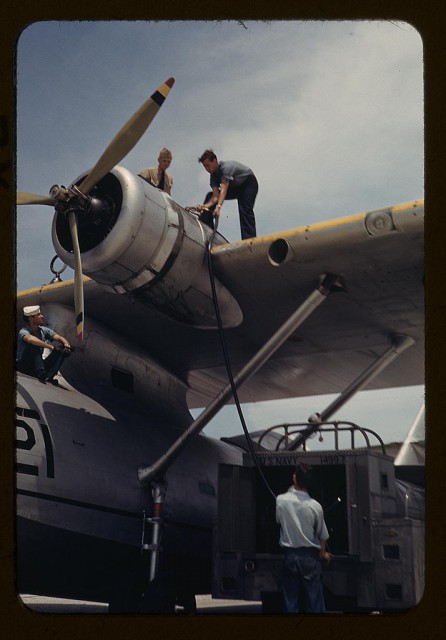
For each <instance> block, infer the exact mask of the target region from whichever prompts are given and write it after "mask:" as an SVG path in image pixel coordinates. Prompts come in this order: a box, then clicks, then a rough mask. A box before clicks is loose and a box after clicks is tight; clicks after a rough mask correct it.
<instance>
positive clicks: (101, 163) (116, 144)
mask: <svg viewBox="0 0 446 640" xmlns="http://www.w3.org/2000/svg"><path fill="white" fill-rule="evenodd" d="M174 82H175V78H169V79H168V80H166V82H165V83H164V84H163V85H161V87H159V89H157V91H155V93H153V94H152V95H151V96H150V98H149V99H148V100H146V102H145V103H144V104H143V105H142V106H141V107H140V108H139V109H138V111H137V112H136V113H135V114H134V115H133V116H132V117H131V118H130V120H128V122H126V124H125V125H124V126H123V127H122V128H121V130H120V131H119V132H118V133H117V134H116V136H115V137H114V138H113V140H112V141H111V143H110V144H109V146H108V147H107V149H106V150H105V151H104V153H103V154H102V156H101V157H100V158H99V160H98V161H97V163H96V164H95V166H94V167H93V169H92V170H91V171H90V173H89V174H88V176H86V177H85V178H84V180H83V182H82V184H81V185H80V186H79V190H80V191H82V193H85V194H86V195H87V194H88V193H89V192H90V191H91V189H92V188H93V187H94V185H95V184H97V183H98V182H99V180H101V178H103V177H104V176H105V175H106V174H107V173H108V172H109V171H110V170H111V169H113V167H114V166H115V165H117V164H118V163H119V162H120V161H121V160H122V159H123V158H124V157H125V156H126V155H127V154H128V152H129V151H130V150H131V149H133V147H134V146H135V144H136V143H137V142H138V140H139V139H140V138H141V136H142V135H143V133H144V132H145V130H146V129H147V127H148V126H149V124H150V123H151V122H152V120H153V118H154V117H155V116H156V114H157V113H158V111H159V109H160V107H161V105H162V104H163V102H164V100H165V99H166V98H167V96H168V95H169V91H170V90H171V88H172V86H173V83H174Z"/></svg>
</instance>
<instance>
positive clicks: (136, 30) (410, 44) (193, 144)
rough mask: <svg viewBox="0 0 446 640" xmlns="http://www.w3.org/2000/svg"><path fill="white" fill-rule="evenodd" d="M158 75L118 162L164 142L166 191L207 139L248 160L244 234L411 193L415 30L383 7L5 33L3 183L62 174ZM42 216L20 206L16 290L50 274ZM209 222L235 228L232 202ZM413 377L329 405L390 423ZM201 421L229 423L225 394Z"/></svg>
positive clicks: (417, 169)
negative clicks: (383, 16) (146, 121)
mask: <svg viewBox="0 0 446 640" xmlns="http://www.w3.org/2000/svg"><path fill="white" fill-rule="evenodd" d="M170 76H174V77H175V80H176V82H175V85H174V87H173V89H172V91H171V92H170V95H169V96H168V98H167V100H166V101H165V103H164V105H163V106H162V108H161V110H160V112H159V113H158V115H157V117H156V118H155V120H154V121H153V123H152V125H151V126H150V127H149V129H148V131H147V132H146V133H145V134H144V136H143V137H142V138H141V140H140V141H139V142H138V144H137V145H136V146H135V147H134V149H132V151H131V152H130V153H129V154H128V155H127V156H126V157H125V158H124V159H123V160H122V162H121V165H123V166H125V167H126V168H127V169H129V170H130V171H132V172H134V173H138V172H140V171H141V170H142V169H145V168H147V167H149V166H155V165H156V160H157V157H158V152H159V150H160V149H161V148H162V147H164V146H167V147H168V148H169V149H171V151H172V153H173V162H172V165H171V173H172V175H173V178H174V185H173V191H172V197H173V198H174V199H175V200H176V201H177V202H178V203H179V204H181V205H183V206H188V205H193V204H196V203H198V202H202V201H203V198H204V196H205V194H206V192H207V191H208V186H209V176H208V174H207V173H206V172H205V171H204V169H203V167H202V166H201V165H200V164H199V163H198V161H197V160H198V157H199V155H201V153H202V152H203V151H204V149H206V148H212V149H214V151H215V153H216V154H217V156H218V158H219V159H221V160H237V161H239V162H242V163H243V164H246V165H248V166H249V167H251V168H252V169H253V171H254V173H255V174H256V176H257V179H258V181H259V194H258V197H257V201H256V206H255V213H256V222H257V233H258V235H263V234H267V233H273V232H277V231H281V230H286V229H291V228H294V227H301V226H303V225H306V224H312V223H315V222H318V221H323V220H328V219H333V218H338V217H342V216H346V215H351V214H355V213H360V212H362V211H368V210H371V209H378V208H382V207H386V206H389V205H395V204H399V203H403V202H409V201H411V200H415V199H419V198H422V197H423V196H424V166H423V161H424V159H423V47H422V40H421V38H420V35H419V34H418V33H417V31H416V30H415V29H414V28H413V27H412V26H411V25H409V24H407V23H402V22H385V21H340V22H323V21H320V22H318V21H317V22H316V21H315V22H311V21H309V22H302V21H278V22H275V21H272V22H263V21H246V22H243V23H240V22H237V21H223V22H216V21H213V22H212V21H211V22H205V21H202V22H200V21H194V22H192V21H183V22H181V21H180V22H163V21H161V22H149V21H147V22H146V21H137V22H125V21H117V22H113V21H111V22H101V21H98V22H95V21H92V22H56V21H53V22H39V23H34V24H31V25H30V26H28V27H27V28H26V29H24V31H23V32H22V33H21V35H20V37H19V39H18V42H17V78H16V82H17V168H16V171H17V189H18V190H20V191H31V192H35V193H40V194H42V195H47V194H48V191H49V189H50V188H51V186H52V185H53V184H64V185H68V184H70V183H71V182H72V181H74V179H75V178H77V176H79V175H80V174H81V173H83V172H84V171H86V170H87V169H89V168H91V167H92V166H93V165H94V164H95V162H96V160H97V159H98V158H99V157H100V155H101V154H102V152H103V151H104V149H105V148H106V147H107V145H108V144H109V143H110V141H111V140H112V138H113V137H114V136H115V134H116V133H117V132H118V131H119V129H120V128H121V127H122V125H123V124H124V123H125V122H126V121H127V120H128V119H129V118H130V117H131V116H132V115H133V113H134V112H135V111H136V110H137V109H138V108H139V106H140V105H141V104H142V103H143V102H145V100H146V99H147V98H148V97H149V96H150V95H151V94H152V93H153V92H154V91H155V89H157V88H158V87H159V86H160V85H162V84H163V82H164V81H165V80H166V79H167V78H169V77H170ZM52 217H53V209H52V208H50V207H42V206H27V207H18V210H17V237H16V255H17V288H18V290H23V289H29V288H32V287H34V286H39V285H41V284H43V283H47V282H49V281H50V279H51V278H52V275H53V274H51V272H50V270H49V265H50V262H51V260H52V258H53V256H54V255H55V251H54V249H53V247H52V243H51V223H52ZM219 230H220V231H221V233H223V235H224V236H225V237H226V238H227V239H228V240H229V241H234V240H238V239H239V237H240V230H239V222H238V214H237V205H236V203H235V202H227V203H225V206H224V209H223V211H222V216H221V220H220V224H219ZM55 266H56V268H57V267H58V266H59V267H60V266H62V265H61V263H60V261H56V263H55ZM62 277H63V279H64V280H66V279H70V278H72V277H73V272H72V271H71V269H70V268H67V270H66V271H65V272H64V274H63V275H62ZM423 393H424V389H423V387H415V388H409V389H406V390H398V392H394V391H391V390H389V391H385V392H372V391H365V392H362V393H360V394H358V396H357V397H356V398H354V399H353V400H352V401H350V402H349V403H347V404H346V405H345V406H344V407H343V408H342V409H341V410H340V411H339V412H338V414H336V415H335V416H334V418H336V419H345V420H352V421H354V422H359V423H360V424H362V425H363V426H366V427H369V428H373V427H376V428H377V430H378V431H379V433H380V434H381V435H383V437H385V438H386V439H387V441H392V440H395V439H402V438H403V437H404V435H405V434H406V432H407V429H408V427H409V425H410V422H411V421H412V419H413V418H415V415H416V413H417V411H418V409H419V406H420V404H421V402H422V399H423ZM378 398H379V400H377V399H378ZM383 398H385V401H382V399H383ZM331 399H333V396H325V397H324V396H319V397H318V398H310V399H299V400H297V399H296V400H286V401H280V402H279V401H277V402H268V403H256V404H250V405H245V407H244V412H245V417H246V421H247V424H248V427H249V428H250V429H251V430H253V431H254V430H257V429H259V428H263V427H267V426H270V425H273V424H277V423H279V422H292V421H299V422H300V421H304V420H306V419H307V418H308V416H309V415H310V414H311V413H313V412H314V411H321V410H323V409H324V408H325V407H326V406H327V405H328V404H329V403H330V401H331ZM195 413H196V412H195ZM205 432H206V433H208V434H210V435H215V436H221V435H228V434H230V435H235V434H238V433H241V427H240V426H239V424H238V418H237V417H236V412H235V410H234V409H233V408H232V407H227V408H224V409H223V410H222V411H221V412H220V413H219V415H218V416H217V417H216V418H214V420H213V421H212V423H211V424H210V425H209V426H208V427H207V428H206V430H205Z"/></svg>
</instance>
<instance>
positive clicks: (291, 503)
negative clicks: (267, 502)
mask: <svg viewBox="0 0 446 640" xmlns="http://www.w3.org/2000/svg"><path fill="white" fill-rule="evenodd" d="M276 520H277V522H278V523H279V524H280V541H279V542H280V546H281V547H293V548H295V549H298V548H300V547H315V548H317V549H320V547H321V545H320V540H328V538H329V535H328V530H327V527H326V524H325V522H324V513H323V511H322V507H321V505H320V504H319V502H317V501H316V500H313V498H310V496H309V495H308V493H307V492H306V491H299V490H297V489H295V488H294V487H290V488H289V489H288V491H287V492H286V493H282V494H280V495H279V496H277V498H276Z"/></svg>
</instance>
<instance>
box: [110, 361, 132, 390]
mask: <svg viewBox="0 0 446 640" xmlns="http://www.w3.org/2000/svg"><path fill="white" fill-rule="evenodd" d="M111 381H112V385H113V386H114V387H115V388H116V389H121V391H127V392H128V393H133V374H132V373H131V372H130V371H124V370H123V369H116V368H115V367H113V368H112V370H111Z"/></svg>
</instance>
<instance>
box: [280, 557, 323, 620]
mask: <svg viewBox="0 0 446 640" xmlns="http://www.w3.org/2000/svg"><path fill="white" fill-rule="evenodd" d="M283 552H284V558H283V570H282V587H283V597H284V603H285V612H286V613H299V612H303V613H325V601H324V591H323V586H322V569H321V561H320V558H319V549H316V548H311V547H302V548H300V549H288V548H285V547H284V548H283Z"/></svg>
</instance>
